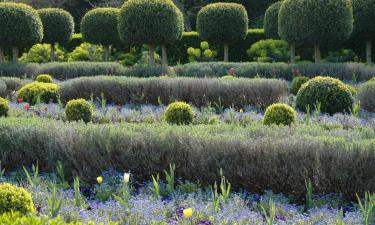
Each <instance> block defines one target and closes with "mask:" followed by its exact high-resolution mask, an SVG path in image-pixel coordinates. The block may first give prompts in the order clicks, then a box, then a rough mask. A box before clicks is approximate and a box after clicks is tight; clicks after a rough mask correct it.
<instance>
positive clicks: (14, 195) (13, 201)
mask: <svg viewBox="0 0 375 225" xmlns="http://www.w3.org/2000/svg"><path fill="white" fill-rule="evenodd" d="M0 199H1V201H0V215H1V214H3V213H7V212H11V211H14V212H20V213H22V214H27V213H30V212H34V204H33V200H32V198H31V195H30V194H29V193H28V192H27V191H26V190H25V189H24V188H22V187H17V186H14V185H12V184H7V183H3V184H0Z"/></svg>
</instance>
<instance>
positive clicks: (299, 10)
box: [278, 0, 353, 63]
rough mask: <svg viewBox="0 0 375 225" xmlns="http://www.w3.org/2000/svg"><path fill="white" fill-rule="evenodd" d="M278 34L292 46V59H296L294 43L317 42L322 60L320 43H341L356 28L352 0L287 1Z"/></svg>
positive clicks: (317, 58) (309, 43) (307, 43)
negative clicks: (354, 26)
mask: <svg viewBox="0 0 375 225" xmlns="http://www.w3.org/2000/svg"><path fill="white" fill-rule="evenodd" d="M278 24H279V25H278V29H279V35H280V37H281V38H282V39H284V40H286V41H287V42H289V44H290V45H291V62H292V63H294V62H295V45H299V44H305V45H314V48H315V62H317V63H318V62H320V59H321V53H320V46H322V45H329V44H332V43H340V42H343V41H345V40H346V39H348V38H349V36H350V34H351V33H352V30H353V9H352V5H351V1H350V0H319V1H316V0H285V1H284V2H283V4H282V5H281V8H280V11H279V17H278Z"/></svg>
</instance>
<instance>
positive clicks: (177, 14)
mask: <svg viewBox="0 0 375 225" xmlns="http://www.w3.org/2000/svg"><path fill="white" fill-rule="evenodd" d="M118 23H119V24H118V30H119V33H120V37H121V39H122V40H123V41H124V42H125V44H127V45H132V46H134V45H141V44H147V45H148V46H149V48H150V64H154V61H153V55H154V49H155V46H157V45H162V47H163V46H164V47H165V45H166V44H171V43H173V42H175V41H176V40H178V39H180V38H181V35H182V32H183V30H184V22H183V14H182V13H181V11H180V10H179V9H178V7H177V6H176V5H175V4H174V3H173V1H169V0H168V1H165V0H129V1H126V2H125V3H124V5H123V6H122V8H121V11H120V16H119V20H118ZM163 52H164V51H163ZM163 58H165V56H164V57H163Z"/></svg>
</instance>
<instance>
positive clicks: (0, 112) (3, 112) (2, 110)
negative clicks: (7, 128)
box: [0, 97, 9, 117]
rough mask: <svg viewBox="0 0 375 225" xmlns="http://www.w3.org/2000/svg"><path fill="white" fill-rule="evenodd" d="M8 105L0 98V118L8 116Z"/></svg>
mask: <svg viewBox="0 0 375 225" xmlns="http://www.w3.org/2000/svg"><path fill="white" fill-rule="evenodd" d="M8 111H9V103H8V100H6V99H4V98H1V97H0V117H2V116H8Z"/></svg>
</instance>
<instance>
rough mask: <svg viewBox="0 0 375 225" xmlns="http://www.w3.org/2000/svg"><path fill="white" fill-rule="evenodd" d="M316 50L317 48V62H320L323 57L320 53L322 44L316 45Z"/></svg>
mask: <svg viewBox="0 0 375 225" xmlns="http://www.w3.org/2000/svg"><path fill="white" fill-rule="evenodd" d="M314 50H315V63H320V59H321V57H322V56H321V53H320V46H319V45H315V46H314Z"/></svg>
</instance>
